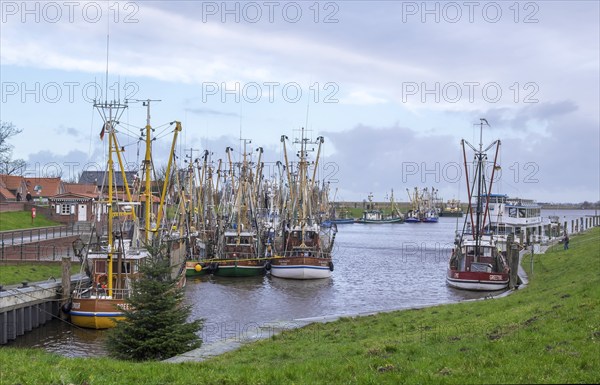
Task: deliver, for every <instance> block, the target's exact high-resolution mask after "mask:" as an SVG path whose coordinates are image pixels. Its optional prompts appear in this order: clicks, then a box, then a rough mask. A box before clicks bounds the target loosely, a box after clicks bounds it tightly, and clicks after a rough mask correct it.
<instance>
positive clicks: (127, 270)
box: [113, 261, 132, 274]
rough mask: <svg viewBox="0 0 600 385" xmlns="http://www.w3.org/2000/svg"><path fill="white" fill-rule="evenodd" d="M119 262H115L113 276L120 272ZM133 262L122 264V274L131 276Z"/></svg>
mask: <svg viewBox="0 0 600 385" xmlns="http://www.w3.org/2000/svg"><path fill="white" fill-rule="evenodd" d="M118 268H119V262H117V261H113V274H117V273H118V272H119V270H118ZM131 273H132V271H131V262H121V274H131Z"/></svg>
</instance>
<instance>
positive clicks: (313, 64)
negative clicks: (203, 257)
mask: <svg viewBox="0 0 600 385" xmlns="http://www.w3.org/2000/svg"><path fill="white" fill-rule="evenodd" d="M1 6H2V24H1V33H0V60H1V83H2V110H1V119H2V120H3V121H9V122H12V123H13V124H15V125H16V126H17V127H19V128H21V129H23V133H22V134H20V135H19V136H17V137H15V138H13V140H12V143H13V144H14V145H15V150H14V156H15V157H20V158H23V159H25V160H27V161H28V162H29V166H28V170H27V172H28V173H29V174H30V175H32V174H35V175H44V174H52V173H56V172H57V171H56V170H60V172H61V173H62V175H63V177H65V178H69V177H71V176H72V175H74V174H76V173H77V172H78V171H80V169H85V168H88V169H89V168H91V167H94V166H93V165H96V164H100V163H102V162H103V153H104V151H105V149H104V147H103V146H105V145H106V141H105V142H101V141H100V140H99V136H98V134H99V132H100V128H101V119H100V116H99V115H98V113H97V112H95V111H94V109H93V106H92V104H93V99H94V98H98V99H100V100H105V99H109V100H111V99H120V100H121V101H122V102H123V101H125V100H126V99H127V100H128V102H129V103H128V104H129V108H128V110H127V111H126V112H125V114H124V115H123V117H122V118H121V123H122V125H121V127H120V138H121V144H123V145H124V146H125V147H126V153H127V161H128V162H131V163H139V160H140V159H141V157H143V151H141V150H140V149H141V147H140V146H139V142H138V129H139V128H141V127H143V126H144V125H145V119H146V117H145V114H146V110H145V107H143V106H142V104H141V103H140V102H136V100H145V99H152V100H160V101H156V102H152V103H151V106H152V111H151V115H152V125H153V126H154V127H156V131H155V135H156V136H157V137H158V139H157V141H156V145H155V149H156V151H155V155H156V157H157V159H158V160H157V161H158V162H160V161H161V160H162V161H164V159H165V157H166V154H167V150H168V147H169V146H170V139H171V134H170V128H169V126H168V123H169V122H171V121H174V120H179V121H181V122H182V124H183V132H182V134H181V139H182V140H181V142H180V143H179V144H178V146H177V151H178V155H180V158H179V159H180V162H181V160H183V159H184V156H183V154H184V153H185V150H186V149H188V151H187V152H188V153H189V149H195V150H201V151H203V150H205V149H208V150H210V151H212V152H213V155H212V156H213V159H214V160H215V161H216V160H217V159H219V158H225V156H226V155H225V152H224V150H225V147H226V146H231V147H233V148H234V149H235V151H234V155H235V156H236V157H238V156H239V155H240V146H239V144H240V140H239V138H240V135H241V137H242V138H245V139H251V140H252V143H251V144H250V147H249V148H248V149H249V150H256V148H257V147H259V146H262V147H263V148H264V149H265V154H264V157H265V158H266V159H267V161H271V162H275V161H277V160H280V159H282V150H281V143H280V138H281V135H286V136H287V137H288V138H289V142H288V147H290V148H293V147H292V145H293V143H292V142H293V140H294V139H295V138H298V137H299V129H300V128H301V127H305V128H306V129H307V134H308V136H309V137H311V138H313V139H316V137H318V136H324V137H325V143H324V148H323V157H322V159H321V165H322V167H323V168H322V169H321V170H320V179H321V180H325V181H328V182H329V183H330V186H331V187H332V192H335V195H336V198H335V199H336V200H363V199H365V198H366V197H367V195H368V194H369V193H373V195H374V199H375V200H384V199H385V197H386V195H389V192H390V190H391V189H394V193H395V196H396V199H397V200H403V201H406V200H407V199H408V197H407V194H406V189H407V188H408V189H411V190H412V189H413V188H414V187H415V186H417V187H420V188H421V187H426V186H432V187H435V188H437V189H439V191H440V195H441V196H442V197H443V198H444V199H450V198H460V199H463V200H465V199H466V187H465V183H464V171H463V170H462V152H461V147H460V140H461V139H466V140H467V141H469V142H470V143H472V144H473V145H476V144H477V143H478V142H479V129H478V126H476V124H477V123H478V122H479V121H480V120H479V119H480V118H486V119H487V121H488V122H489V124H490V127H485V128H484V133H483V142H484V145H485V146H487V144H489V143H491V142H492V141H494V140H496V139H500V140H501V143H502V145H501V147H500V155H499V161H500V164H501V167H502V171H501V174H500V175H499V177H498V178H497V183H496V184H495V187H494V192H500V193H505V194H508V195H510V196H519V197H524V198H532V199H536V200H539V201H554V202H566V201H574V202H576V201H584V200H588V201H598V200H600V197H599V184H600V176H599V175H600V169H599V167H600V166H599V164H600V155H599V153H600V137H599V131H600V130H599V120H600V117H599V105H600V100H599V98H600V90H599V84H600V79H599V77H600V76H599V74H600V65H599V61H600V57H599V56H600V53H599V52H600V42H599V36H600V31H599V18H600V16H599V15H600V10H599V3H598V2H597V1H538V2H531V1H528V2H525V1H524V2H514V1H510V2H502V1H498V2H486V1H483V2H479V1H475V2H421V1H418V2H410V1H397V2H395V1H381V2H377V1H368V2H367V1H330V2H314V1H310V2H301V1H297V2H285V1H284V2H280V1H272V2H221V1H218V2H195V1H189V2H188V1H177V2H160V1H151V2H145V1H130V2H112V1H111V2H100V1H97V2H93V1H92V2H79V1H75V2H33V1H31V2H21V1H2V3H1ZM107 35H108V37H109V38H108V40H109V44H108V50H107ZM107 52H108V60H107ZM107 63H108V66H107ZM107 68H108V80H107V79H106V73H107ZM107 85H108V92H105V91H106V86H107ZM253 153H254V154H255V155H254V156H256V154H257V152H256V151H253ZM192 154H193V156H194V157H197V156H198V154H199V152H196V153H192ZM292 155H293V154H292ZM312 155H314V153H313V154H312ZM469 158H470V155H469ZM95 167H97V166H95Z"/></svg>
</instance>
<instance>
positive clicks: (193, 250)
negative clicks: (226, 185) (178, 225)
mask: <svg viewBox="0 0 600 385" xmlns="http://www.w3.org/2000/svg"><path fill="white" fill-rule="evenodd" d="M192 155H193V150H190V156H189V158H190V162H189V165H188V173H187V174H188V189H187V191H190V192H191V196H192V197H193V199H192V202H191V205H192V207H193V209H192V210H190V215H189V217H190V222H191V223H190V227H189V232H190V240H189V242H190V245H191V247H190V252H189V253H188V254H187V260H186V266H185V267H186V277H199V276H205V275H208V274H211V273H212V269H211V267H212V266H213V265H212V259H213V258H214V255H215V249H216V245H217V238H216V229H217V228H218V225H217V222H218V217H217V214H216V211H215V207H216V201H217V200H218V194H217V193H216V192H215V191H217V190H216V189H218V183H219V178H218V177H217V178H216V183H217V186H216V188H215V186H214V183H215V178H213V175H214V173H215V170H214V165H213V164H212V160H211V159H209V157H210V155H211V152H210V151H208V150H205V151H204V155H203V157H202V163H200V161H199V160H196V161H192V158H193V156H192ZM194 165H195V167H194ZM220 165H221V162H220V161H219V169H217V171H216V173H217V175H219V173H220V172H219V171H220Z"/></svg>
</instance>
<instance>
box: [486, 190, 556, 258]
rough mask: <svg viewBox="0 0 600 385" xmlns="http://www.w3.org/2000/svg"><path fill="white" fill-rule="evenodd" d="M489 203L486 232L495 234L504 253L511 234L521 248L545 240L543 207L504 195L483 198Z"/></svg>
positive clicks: (529, 201) (527, 200)
mask: <svg viewBox="0 0 600 385" xmlns="http://www.w3.org/2000/svg"><path fill="white" fill-rule="evenodd" d="M482 199H483V200H486V199H487V200H488V201H489V216H490V221H489V226H487V227H486V229H485V231H486V232H490V233H491V234H494V235H495V236H496V238H497V239H498V245H499V247H500V250H501V251H502V252H506V239H507V237H508V235H509V234H513V235H514V240H515V242H516V243H519V244H520V245H521V246H525V245H529V244H531V243H539V242H541V241H542V240H543V237H544V235H543V223H542V222H543V221H542V215H541V209H542V207H541V206H540V205H539V204H538V203H536V202H535V201H534V200H531V199H522V198H510V197H508V196H507V195H503V194H489V195H487V196H484V197H482Z"/></svg>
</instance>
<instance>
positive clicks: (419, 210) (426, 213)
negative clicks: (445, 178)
mask: <svg viewBox="0 0 600 385" xmlns="http://www.w3.org/2000/svg"><path fill="white" fill-rule="evenodd" d="M406 192H407V193H408V198H409V200H410V202H411V209H410V210H408V212H407V213H406V217H405V219H404V221H405V222H407V223H419V222H425V223H436V222H438V218H439V209H438V207H437V201H438V199H437V195H436V194H437V190H436V189H434V188H433V187H432V188H431V192H430V191H429V190H428V188H427V187H425V188H424V189H423V190H422V191H419V189H418V188H417V187H415V189H414V192H413V194H412V195H411V193H410V191H409V190H408V189H406Z"/></svg>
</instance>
